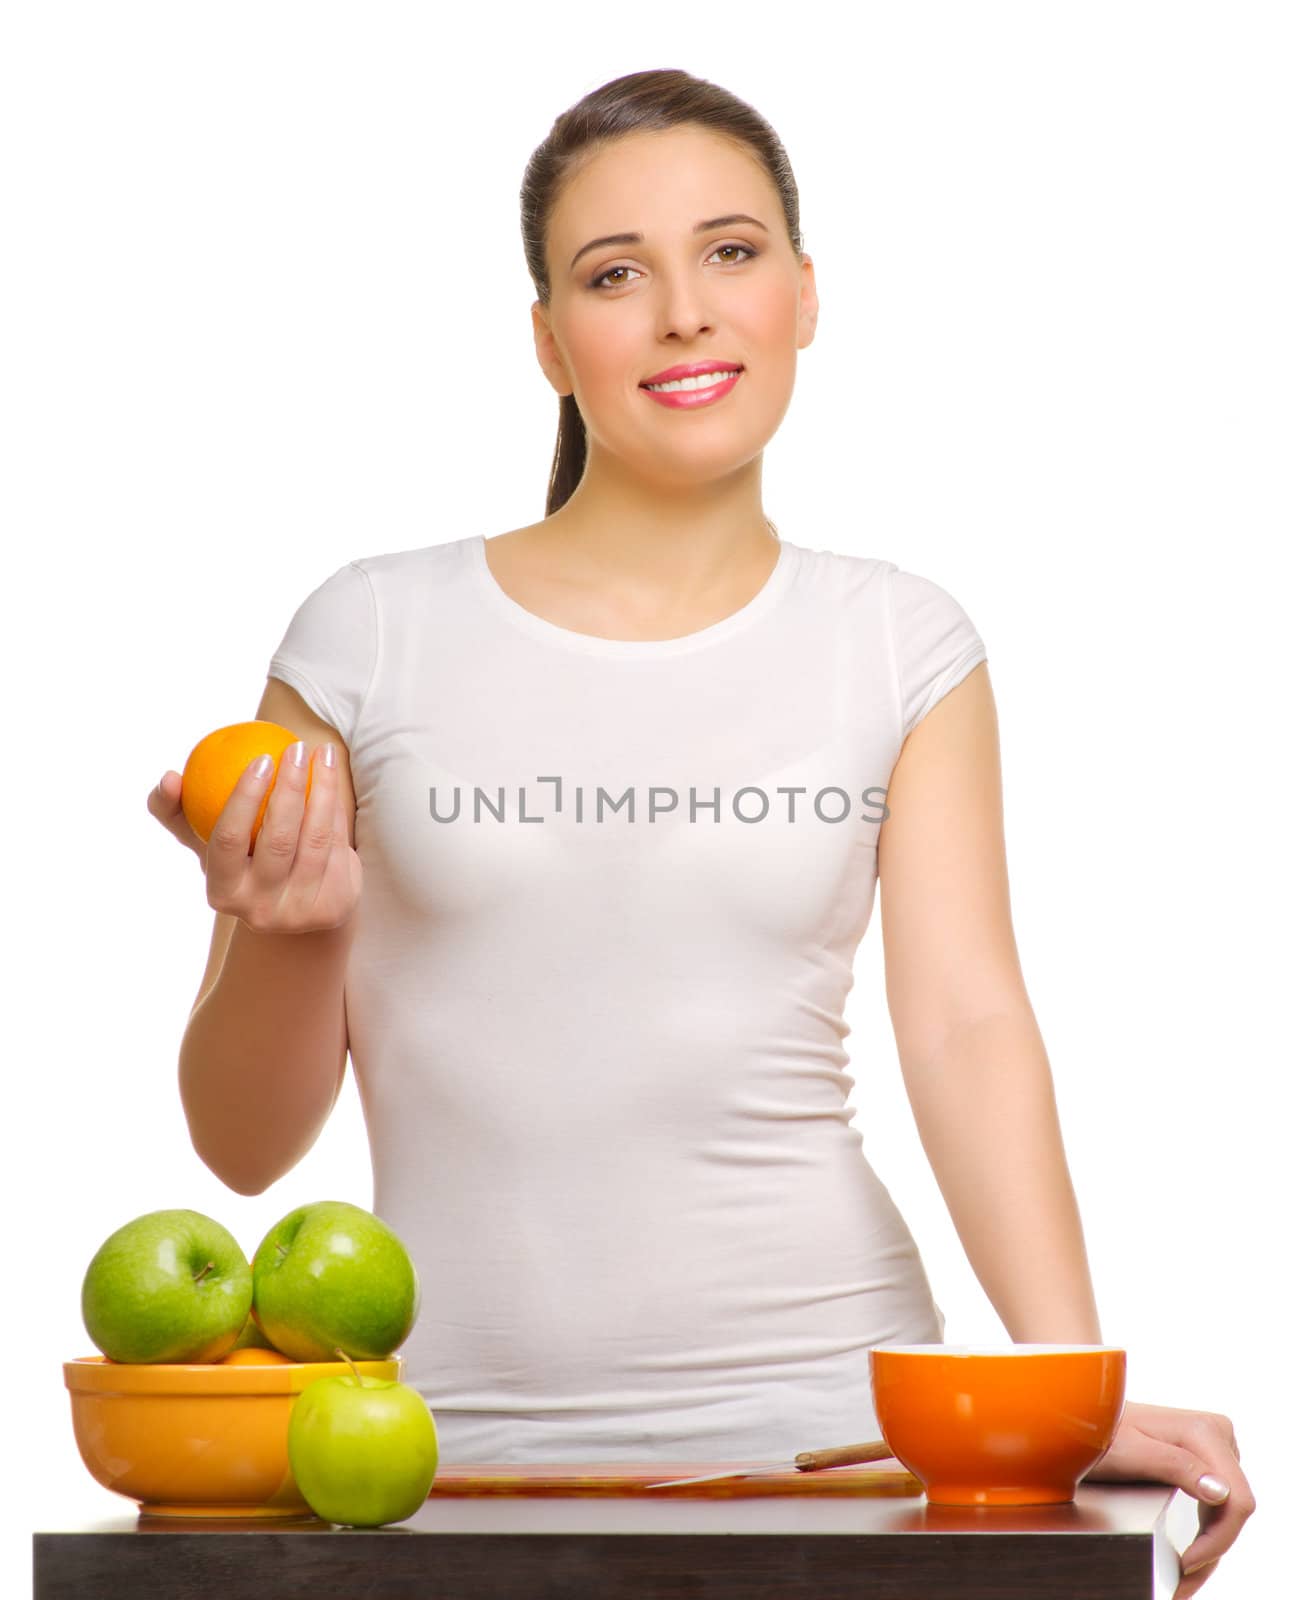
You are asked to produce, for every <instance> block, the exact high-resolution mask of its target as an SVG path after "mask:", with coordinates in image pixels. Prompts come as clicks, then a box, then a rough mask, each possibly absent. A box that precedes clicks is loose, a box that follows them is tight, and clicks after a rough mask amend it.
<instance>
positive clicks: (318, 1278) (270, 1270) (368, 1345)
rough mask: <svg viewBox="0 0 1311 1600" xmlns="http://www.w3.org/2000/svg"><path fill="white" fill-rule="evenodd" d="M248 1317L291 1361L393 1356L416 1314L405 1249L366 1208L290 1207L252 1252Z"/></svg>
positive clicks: (338, 1203) (413, 1278)
mask: <svg viewBox="0 0 1311 1600" xmlns="http://www.w3.org/2000/svg"><path fill="white" fill-rule="evenodd" d="M253 1267H254V1271H253V1280H254V1281H253V1301H252V1308H251V1309H252V1312H253V1315H254V1317H255V1321H256V1322H257V1323H258V1324H259V1326H260V1329H261V1330H262V1332H263V1334H264V1337H265V1338H266V1339H268V1340H269V1342H270V1343H271V1344H272V1346H273V1348H274V1349H275V1350H280V1351H281V1352H282V1353H283V1355H284V1356H290V1357H291V1359H292V1360H293V1361H331V1360H333V1359H334V1355H335V1352H336V1351H337V1349H338V1348H339V1347H340V1348H341V1349H343V1350H344V1351H345V1352H346V1354H347V1355H349V1356H355V1357H357V1358H363V1359H367V1360H372V1361H377V1360H381V1359H382V1358H383V1357H384V1356H389V1355H392V1354H394V1353H395V1351H396V1348H397V1346H398V1345H400V1344H401V1343H402V1342H403V1341H404V1340H405V1338H406V1336H407V1335H408V1334H409V1331H410V1329H411V1328H412V1327H413V1326H414V1324H415V1320H416V1319H417V1317H418V1315H419V1300H420V1290H419V1275H418V1273H417V1272H416V1271H415V1269H414V1262H413V1261H411V1259H410V1254H409V1251H408V1250H406V1248H405V1246H404V1245H403V1244H402V1243H401V1241H400V1239H399V1238H398V1237H397V1235H396V1234H395V1233H393V1232H392V1230H391V1229H390V1228H389V1227H388V1226H387V1224H386V1223H385V1222H384V1221H383V1220H382V1219H381V1218H380V1217H376V1216H374V1214H373V1212H372V1211H365V1210H363V1209H362V1208H361V1207H360V1206H353V1205H351V1204H350V1203H349V1202H348V1201H345V1200H317V1201H315V1202H313V1203H312V1204H310V1205H305V1206H297V1207H296V1209H295V1210H294V1211H289V1212H288V1213H287V1215H286V1216H285V1217H283V1219H282V1220H281V1222H277V1223H274V1225H273V1227H272V1228H270V1229H269V1231H268V1233H266V1234H265V1236H264V1238H263V1240H262V1241H261V1243H260V1247H259V1249H258V1250H256V1252H255V1257H254V1262H253Z"/></svg>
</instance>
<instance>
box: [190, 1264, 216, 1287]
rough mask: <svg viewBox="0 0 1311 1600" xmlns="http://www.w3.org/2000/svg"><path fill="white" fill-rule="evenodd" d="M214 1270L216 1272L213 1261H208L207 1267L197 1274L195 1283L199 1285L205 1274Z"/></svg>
mask: <svg viewBox="0 0 1311 1600" xmlns="http://www.w3.org/2000/svg"><path fill="white" fill-rule="evenodd" d="M213 1270H214V1263H213V1262H212V1261H207V1262H206V1263H205V1265H204V1266H203V1267H202V1268H201V1269H200V1271H199V1272H198V1273H197V1274H196V1276H195V1279H194V1280H193V1281H194V1282H196V1283H199V1282H200V1280H201V1279H202V1278H203V1277H204V1276H205V1274H206V1273H207V1272H213Z"/></svg>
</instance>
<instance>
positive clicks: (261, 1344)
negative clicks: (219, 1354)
mask: <svg viewBox="0 0 1311 1600" xmlns="http://www.w3.org/2000/svg"><path fill="white" fill-rule="evenodd" d="M248 1347H253V1348H254V1349H256V1350H272V1349H273V1346H272V1345H271V1344H270V1343H269V1341H268V1340H267V1339H266V1338H265V1337H264V1335H263V1334H262V1333H261V1332H260V1328H259V1323H258V1322H256V1321H255V1319H254V1317H247V1318H246V1325H245V1327H244V1328H242V1330H241V1332H240V1333H239V1334H238V1335H237V1342H236V1344H234V1345H233V1346H232V1349H233V1350H245V1349H247V1348H248ZM229 1354H231V1351H229Z"/></svg>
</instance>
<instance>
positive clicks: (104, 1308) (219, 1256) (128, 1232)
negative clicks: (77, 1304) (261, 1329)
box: [82, 1210, 253, 1362]
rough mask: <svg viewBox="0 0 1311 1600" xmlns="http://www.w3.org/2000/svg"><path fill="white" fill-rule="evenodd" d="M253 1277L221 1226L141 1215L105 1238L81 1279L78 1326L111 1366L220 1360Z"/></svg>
mask: <svg viewBox="0 0 1311 1600" xmlns="http://www.w3.org/2000/svg"><path fill="white" fill-rule="evenodd" d="M252 1290H253V1274H252V1272H251V1267H250V1263H249V1262H248V1261H247V1260H246V1253H245V1251H244V1250H243V1249H242V1248H241V1246H240V1245H239V1244H238V1243H237V1241H236V1240H235V1239H234V1238H233V1237H232V1235H231V1234H230V1233H229V1232H228V1230H227V1229H226V1228H225V1227H224V1226H223V1224H222V1223H221V1222H215V1221H214V1219H213V1217H207V1216H204V1215H203V1214H202V1213H201V1212H199V1211H186V1210H175V1211H147V1212H146V1213H145V1215H144V1216H140V1217H135V1218H134V1219H133V1220H132V1221H131V1222H125V1223H124V1224H123V1226H122V1227H121V1228H119V1229H118V1230H117V1231H116V1232H114V1233H111V1234H110V1236H109V1237H108V1238H107V1239H106V1240H105V1242H104V1243H103V1244H102V1245H101V1246H100V1248H99V1250H97V1251H96V1253H95V1255H94V1256H92V1258H91V1264H90V1266H88V1268H87V1269H86V1275H85V1276H84V1277H83V1279H82V1321H83V1322H84V1323H85V1324H86V1331H87V1332H88V1333H89V1334H90V1335H91V1338H92V1341H93V1342H94V1343H95V1346H96V1348H97V1349H98V1350H99V1351H100V1352H101V1353H102V1354H103V1355H106V1356H108V1357H109V1359H110V1360H111V1361H135V1362H151V1361H221V1360H222V1359H223V1357H224V1356H225V1355H227V1353H228V1352H229V1351H230V1350H231V1349H232V1348H233V1346H234V1345H235V1344H236V1342H237V1337H238V1335H239V1334H240V1333H241V1329H242V1327H243V1325H244V1324H245V1322H246V1319H247V1317H249V1315H250V1306H251V1296H252Z"/></svg>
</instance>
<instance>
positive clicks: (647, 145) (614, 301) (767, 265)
mask: <svg viewBox="0 0 1311 1600" xmlns="http://www.w3.org/2000/svg"><path fill="white" fill-rule="evenodd" d="M730 214H731V215H734V216H735V217H736V220H733V221H718V222H716V224H715V226H714V227H712V228H708V229H700V227H699V225H700V224H701V223H703V222H705V221H708V220H710V219H715V218H723V217H725V216H728V215H730ZM744 217H747V218H751V219H754V220H750V221H747V220H743V218H744ZM618 233H631V234H640V235H641V236H642V237H641V238H640V239H634V240H625V241H622V242H612V243H604V244H593V243H592V241H593V240H597V239H603V238H605V237H606V236H607V235H612V234H618ZM547 257H548V265H549V269H550V280H551V305H550V307H549V309H547V308H545V307H543V306H542V304H541V302H540V301H536V302H534V304H533V325H534V337H535V339H536V342H537V354H538V360H539V362H540V363H541V366H542V370H543V371H544V372H545V373H546V375H547V377H548V378H549V379H550V381H551V384H552V386H553V387H554V389H555V390H556V393H557V394H561V395H564V394H569V393H572V394H573V396H574V398H575V400H576V401H577V404H578V409H579V411H580V412H581V413H582V417H583V421H584V422H585V423H586V425H587V431H588V434H589V436H590V437H589V449H590V450H593V451H594V450H596V449H597V448H598V447H599V448H600V449H601V450H608V451H610V452H612V453H613V454H614V455H616V456H618V457H620V458H622V459H623V460H624V462H625V463H626V464H628V465H629V466H631V467H633V468H635V469H637V470H638V471H640V472H642V473H643V475H644V476H648V477H651V478H654V479H668V478H670V477H675V478H678V479H679V480H680V481H684V482H696V481H705V480H706V479H709V478H713V477H716V476H720V475H722V474H724V473H726V472H731V471H733V470H734V469H735V468H737V467H740V466H742V465H743V464H745V463H746V462H748V461H750V460H752V459H753V458H754V457H755V456H757V455H758V454H759V453H760V451H761V450H762V449H763V448H764V446H765V444H766V442H767V441H768V440H769V439H770V438H771V437H772V435H773V434H774V432H775V430H776V429H777V428H778V426H779V424H780V423H781V422H782V420H783V416H784V414H785V413H786V411H787V407H788V402H789V401H790V399H791V397H792V388H793V385H794V383H795V381H796V366H797V351H798V350H800V349H804V348H805V346H807V345H808V344H809V343H810V342H811V339H812V338H813V337H814V331H815V320H816V316H817V314H818V310H819V302H818V299H817V298H816V295H815V287H814V267H813V265H812V263H811V260H810V257H809V256H808V255H805V256H803V257H802V259H801V261H800V262H798V260H797V257H796V255H795V254H794V252H793V249H792V246H791V243H790V242H789V240H788V237H787V230H786V224H785V222H784V218H783V209H782V206H781V205H780V203H779V199H778V194H777V191H776V190H775V188H774V185H773V183H772V182H771V181H770V179H769V178H768V177H767V176H766V174H765V172H764V171H763V170H762V168H761V167H760V166H759V164H758V163H757V162H756V160H755V159H754V157H752V156H750V155H748V154H746V153H745V152H744V151H743V150H742V149H741V148H740V147H739V146H737V145H736V144H733V143H731V142H730V141H728V140H726V139H724V138H721V137H719V136H717V135H714V134H711V133H708V132H706V131H705V130H704V129H701V128H690V127H689V128H673V129H667V130H663V131H661V132H659V133H640V134H629V135H626V136H625V137H624V138H623V139H621V140H619V141H617V142H615V143H612V144H609V145H606V146H603V147H602V148H601V149H600V150H599V151H598V152H597V153H596V154H595V155H594V156H592V157H591V158H589V160H588V161H587V163H586V164H585V165H584V166H583V168H582V169H581V170H580V171H579V172H577V173H576V174H575V175H574V177H573V178H572V179H571V181H570V182H569V183H568V184H567V185H566V186H565V188H564V190H563V192H562V194H561V197H560V200H559V203H558V205H557V207H556V210H555V212H554V213H553V215H552V217H551V222H550V227H549V233H548V238H547ZM705 360H714V361H716V362H723V363H726V364H727V365H729V366H741V367H743V368H744V369H745V370H744V371H743V373H742V375H741V376H740V377H739V379H738V380H737V382H736V383H735V384H734V385H733V386H732V388H731V389H730V390H729V391H728V393H727V394H726V395H724V396H723V398H721V399H719V400H717V401H715V402H714V403H713V404H710V405H704V406H699V407H695V408H689V409H675V408H673V407H668V406H664V405H662V404H660V402H659V401H657V400H653V399H652V398H651V396H650V395H649V394H648V393H647V392H646V391H645V390H644V389H643V388H642V387H641V384H642V383H643V382H644V381H647V380H650V379H651V378H652V377H653V376H654V375H655V374H657V373H660V372H663V371H664V370H665V369H666V368H668V367H674V366H680V365H682V364H684V363H692V362H700V361H705Z"/></svg>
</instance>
